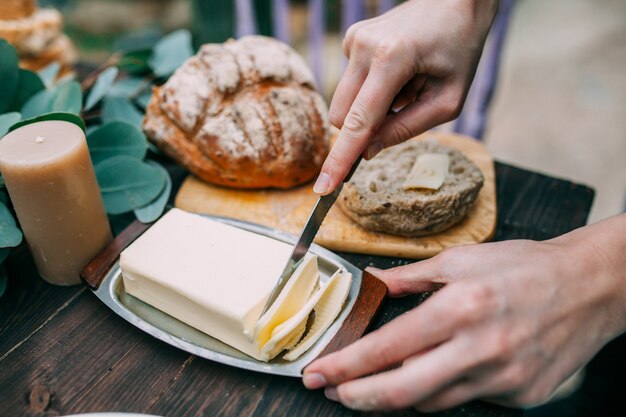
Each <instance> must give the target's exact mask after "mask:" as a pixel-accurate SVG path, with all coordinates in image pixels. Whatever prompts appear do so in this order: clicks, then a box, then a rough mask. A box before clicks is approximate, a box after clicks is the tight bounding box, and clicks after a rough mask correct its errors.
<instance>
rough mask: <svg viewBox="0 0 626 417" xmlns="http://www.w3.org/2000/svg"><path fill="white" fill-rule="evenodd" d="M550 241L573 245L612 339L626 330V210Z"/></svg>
mask: <svg viewBox="0 0 626 417" xmlns="http://www.w3.org/2000/svg"><path fill="white" fill-rule="evenodd" d="M550 242H554V243H557V244H564V245H565V246H566V247H569V248H570V249H571V254H570V255H569V258H570V259H571V262H573V263H575V264H577V265H580V267H581V268H584V273H585V275H586V276H587V277H588V280H589V282H590V283H592V285H590V290H592V291H597V292H598V296H599V297H600V299H599V302H600V304H601V305H602V308H605V309H606V310H607V312H608V314H607V316H608V317H607V326H606V332H607V335H606V336H607V337H608V338H609V339H611V338H613V337H615V336H617V335H619V334H621V333H623V332H624V331H626V213H623V214H620V215H616V216H613V217H610V218H608V219H606V220H603V221H601V222H599V223H595V224H592V225H590V226H586V227H582V228H580V229H577V230H574V231H573V232H571V233H568V234H565V235H563V236H560V237H558V238H555V239H553V240H552V241H550Z"/></svg>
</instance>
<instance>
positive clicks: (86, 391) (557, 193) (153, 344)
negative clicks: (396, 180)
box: [0, 163, 594, 417]
mask: <svg viewBox="0 0 626 417" xmlns="http://www.w3.org/2000/svg"><path fill="white" fill-rule="evenodd" d="M172 173H173V174H174V180H175V183H178V184H180V181H181V178H182V175H184V173H183V172H182V171H179V170H174V171H173V172H172ZM496 177H497V194H498V205H499V207H498V228H497V232H496V236H495V239H496V240H506V239H516V238H529V239H547V238H550V237H553V236H556V235H559V234H562V233H565V232H567V231H569V230H572V229H574V228H576V227H579V226H582V225H584V224H585V222H586V219H587V215H588V213H589V209H590V206H591V202H592V200H593V194H594V193H593V191H592V190H591V189H589V188H587V187H585V186H581V185H577V184H573V183H570V182H567V181H563V180H558V179H554V178H550V177H547V176H543V175H540V174H536V173H531V172H528V171H525V170H521V169H518V168H515V167H512V166H509V165H504V164H500V163H497V164H496ZM343 255H344V256H345V257H346V258H347V259H348V260H349V261H350V262H352V263H354V264H355V265H357V266H359V267H361V268H364V267H365V266H367V265H375V266H377V267H381V268H388V267H391V266H396V265H400V264H404V263H407V261H405V260H398V259H392V258H383V257H373V256H360V255H354V254H343ZM8 262H9V263H8V268H9V284H8V288H7V291H6V293H5V294H4V296H3V297H2V298H0V416H7V417H10V416H57V415H65V414H74V413H86V412H97V411H101V412H102V411H125V412H138V413H147V414H156V415H163V416H176V417H183V416H200V415H206V416H354V415H361V414H362V413H358V412H353V411H350V410H348V409H346V408H344V407H342V406H341V405H339V404H337V403H334V402H331V401H328V400H326V399H325V398H324V395H323V393H322V392H321V391H307V390H306V389H304V388H303V386H302V385H301V383H300V381H299V380H297V379H293V378H287V377H279V376H270V375H264V374H257V373H253V372H249V371H244V370H239V369H235V368H230V367H227V366H224V365H220V364H216V363H212V362H210V361H207V360H204V359H201V358H198V357H195V356H191V355H189V354H187V353H185V352H183V351H180V350H177V349H175V348H173V347H170V346H169V345H166V344H165V343H162V342H160V341H158V340H156V339H153V338H152V337H151V336H148V335H146V334H144V333H142V332H140V331H139V330H137V329H136V328H135V327H133V326H132V325H130V324H128V323H126V322H125V321H124V320H122V319H121V318H119V317H118V316H116V315H115V314H114V313H113V312H112V311H110V310H109V309H108V308H107V307H106V306H105V305H104V304H102V303H101V302H100V301H99V300H98V299H97V298H96V297H95V296H94V295H93V294H92V293H91V292H90V291H89V290H87V289H86V288H84V287H82V286H74V287H69V288H62V287H55V286H52V285H49V284H46V283H45V282H44V281H43V280H41V279H39V278H38V276H37V273H36V271H35V269H34V266H33V263H32V261H31V259H30V256H29V254H28V252H27V250H26V249H25V248H24V246H22V247H21V248H19V249H18V250H17V251H14V253H13V254H12V255H11V258H10V259H9V261H8ZM422 300H423V296H417V295H416V296H411V297H407V298H404V299H394V300H387V301H386V302H385V304H384V306H383V308H382V310H381V312H380V313H379V315H378V317H377V319H376V322H375V324H374V326H375V327H378V326H381V325H382V324H384V323H386V322H388V321H389V320H391V319H392V318H393V317H395V316H397V315H398V314H400V313H402V312H404V311H406V310H408V309H410V308H411V307H413V306H415V305H417V304H419V303H420V302H421V301H422ZM416 414H417V413H416V412H414V411H404V412H400V413H396V414H392V415H416ZM367 415H375V414H367ZM385 415H388V414H385ZM438 415H443V416H466V417H470V416H481V417H489V416H504V417H507V416H520V415H522V411H521V410H512V409H506V408H502V407H497V406H493V405H490V404H486V403H482V402H474V403H471V404H468V405H465V406H462V407H458V408H455V409H452V410H449V411H447V412H444V413H441V414H438Z"/></svg>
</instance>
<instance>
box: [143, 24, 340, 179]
mask: <svg viewBox="0 0 626 417" xmlns="http://www.w3.org/2000/svg"><path fill="white" fill-rule="evenodd" d="M143 128H144V131H145V133H146V134H147V136H148V137H149V139H150V140H151V141H152V142H153V143H154V144H156V145H157V146H158V147H159V148H161V149H162V150H163V151H164V152H165V153H167V154H168V155H170V156H171V157H172V158H174V159H175V160H177V161H178V162H179V163H180V164H182V165H184V166H186V167H187V168H188V169H189V170H190V171H191V172H192V173H194V174H196V175H197V176H198V177H200V178H202V179H204V180H206V181H208V182H211V183H214V184H219V185H224V186H229V187H236V188H266V187H276V188H288V187H293V186H295V185H298V184H302V183H304V182H307V181H308V180H310V179H311V178H313V177H314V176H315V175H316V174H317V173H318V171H319V169H320V167H321V164H322V162H323V161H324V158H325V157H326V155H327V153H328V148H329V140H328V116H327V108H326V104H325V103H324V100H323V99H322V97H321V96H320V95H319V93H318V92H317V91H315V88H314V83H313V77H312V75H311V72H310V71H309V69H308V68H307V67H306V65H305V63H304V61H303V60H302V58H301V57H300V56H299V55H298V54H297V53H296V52H295V51H294V50H292V49H291V48H290V47H289V46H287V45H285V44H283V43H281V42H279V41H277V40H274V39H271V38H266V37H262V36H249V37H244V38H242V39H240V40H238V41H229V42H226V43H225V44H208V45H204V46H203V47H202V48H201V49H200V51H199V52H198V54H197V55H196V56H194V57H192V58H190V59H189V60H187V61H186V62H185V63H184V64H183V65H182V66H181V67H180V68H179V69H178V70H177V71H176V72H175V73H174V74H173V75H172V76H171V77H170V79H169V80H168V81H167V82H166V83H165V84H164V85H163V86H161V87H159V88H155V90H154V94H153V96H152V99H151V101H150V103H149V105H148V108H147V110H146V117H145V119H144V122H143Z"/></svg>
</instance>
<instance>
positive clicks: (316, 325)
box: [283, 270, 352, 361]
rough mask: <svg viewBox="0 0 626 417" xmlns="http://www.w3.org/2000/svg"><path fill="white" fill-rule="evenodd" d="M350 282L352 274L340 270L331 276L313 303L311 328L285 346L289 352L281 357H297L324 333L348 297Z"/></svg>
mask: <svg viewBox="0 0 626 417" xmlns="http://www.w3.org/2000/svg"><path fill="white" fill-rule="evenodd" d="M351 283H352V274H348V273H346V272H344V271H341V270H339V271H337V272H336V273H335V274H334V275H333V276H332V277H331V279H330V280H329V282H328V285H327V286H326V288H325V289H324V290H323V291H321V292H322V294H321V296H320V299H319V301H318V302H317V303H316V304H315V308H314V310H315V320H314V321H313V324H312V325H311V328H310V329H309V331H308V333H307V334H306V336H305V337H304V338H303V339H302V340H300V342H299V343H298V344H297V345H295V346H293V347H291V346H286V347H285V348H286V349H288V350H289V352H288V353H287V354H285V356H283V359H285V360H288V361H292V360H295V359H297V358H299V357H300V356H301V355H302V354H303V353H304V352H306V351H307V350H309V349H310V348H311V346H313V344H314V343H315V342H316V341H317V340H318V339H319V338H320V337H321V336H322V334H324V332H325V331H326V330H327V329H328V328H329V327H330V325H331V324H332V323H333V322H334V321H335V319H336V318H337V316H338V315H339V313H340V312H341V309H342V307H343V304H344V303H345V301H346V298H348V293H349V292H350V284H351Z"/></svg>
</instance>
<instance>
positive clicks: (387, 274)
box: [365, 258, 449, 297]
mask: <svg viewBox="0 0 626 417" xmlns="http://www.w3.org/2000/svg"><path fill="white" fill-rule="evenodd" d="M365 271H366V272H369V273H370V274H372V275H374V276H375V277H376V278H378V279H379V280H381V281H382V282H384V283H385V285H386V286H387V288H388V289H389V295H390V296H391V297H401V296H404V295H408V294H417V293H422V292H427V291H434V290H438V289H439V288H441V287H443V286H444V285H445V284H447V283H448V281H449V280H448V279H447V278H446V277H444V275H443V272H442V269H441V268H440V267H439V262H438V260H437V259H435V258H431V259H427V260H424V261H419V262H415V263H412V264H409V265H403V266H397V267H395V268H390V269H385V270H384V269H378V268H374V267H371V266H368V267H367V268H365Z"/></svg>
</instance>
